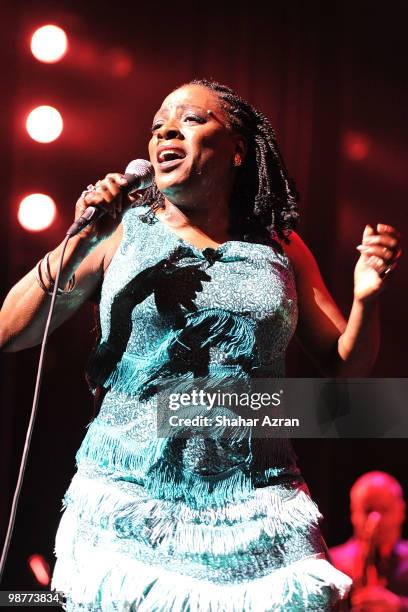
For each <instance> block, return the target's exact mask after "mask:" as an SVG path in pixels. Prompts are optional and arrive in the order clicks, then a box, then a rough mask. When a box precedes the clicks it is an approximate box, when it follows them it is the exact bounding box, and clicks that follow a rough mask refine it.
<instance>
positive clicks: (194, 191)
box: [149, 85, 242, 203]
mask: <svg viewBox="0 0 408 612" xmlns="http://www.w3.org/2000/svg"><path fill="white" fill-rule="evenodd" d="M240 140H242V138H240V137H239V136H238V135H237V134H235V133H234V132H233V131H232V130H231V129H230V128H229V126H228V119H227V116H226V114H225V112H224V110H223V109H222V107H221V105H220V102H219V99H218V97H217V95H216V94H214V93H213V92H212V91H210V90H209V89H207V88H206V87H203V86H201V85H186V86H183V87H181V88H180V89H177V90H175V91H173V92H172V93H171V94H170V95H169V96H167V98H166V99H165V100H164V102H163V104H162V106H161V108H160V110H159V111H158V112H157V113H156V115H155V116H154V119H153V124H152V138H151V140H150V143H149V155H150V161H151V163H152V164H153V167H154V170H155V181H156V184H157V186H158V188H159V189H160V191H162V192H163V193H164V194H165V196H166V197H167V198H169V199H170V200H171V201H174V202H175V203H183V202H184V201H194V199H197V200H200V199H202V198H203V197H205V198H211V197H214V196H215V195H217V194H220V193H225V196H226V197H229V193H230V191H231V188H232V183H233V179H234V167H233V160H234V154H235V152H236V150H237V144H238V143H239V141H240ZM238 146H239V145H238Z"/></svg>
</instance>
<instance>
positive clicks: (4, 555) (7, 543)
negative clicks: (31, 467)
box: [0, 236, 71, 584]
mask: <svg viewBox="0 0 408 612" xmlns="http://www.w3.org/2000/svg"><path fill="white" fill-rule="evenodd" d="M70 238H71V236H66V237H65V240H64V242H63V244H62V252H61V257H60V260H59V263H58V271H57V275H56V277H55V281H54V289H53V292H52V296H51V304H50V308H49V311H48V317H47V322H46V324H45V330H44V335H43V340H42V344H41V352H40V358H39V361H38V369H37V378H36V382H35V390H34V397H33V403H32V407H31V415H30V422H29V424H28V428H27V434H26V439H25V443H24V449H23V455H22V458H21V463H20V469H19V472H18V478H17V485H16V488H15V491H14V496H13V502H12V505H11V512H10V519H9V523H8V527H7V532H6V537H5V540H4V545H3V549H2V553H1V559H0V584H1V582H2V579H3V572H4V568H5V565H6V559H7V554H8V551H9V548H10V542H11V538H12V535H13V529H14V523H15V519H16V514H17V505H18V500H19V497H20V493H21V488H22V485H23V478H24V472H25V469H26V465H27V458H28V451H29V448H30V442H31V437H32V434H33V429H34V422H35V417H36V413H37V407H38V401H39V398H40V389H41V381H42V375H43V369H44V358H45V351H46V348H47V341H48V336H49V331H50V325H51V319H52V315H53V313H54V308H55V301H56V299H57V293H58V285H59V279H60V276H61V270H62V262H63V261H64V255H65V249H66V247H67V244H68V240H69V239H70Z"/></svg>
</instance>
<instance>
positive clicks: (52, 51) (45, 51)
mask: <svg viewBox="0 0 408 612" xmlns="http://www.w3.org/2000/svg"><path fill="white" fill-rule="evenodd" d="M67 49H68V39H67V35H66V34H65V32H64V30H62V29H61V28H59V27H58V26H55V25H51V24H49V25H45V26H42V27H41V28H38V30H36V31H35V32H34V34H33V35H32V37H31V53H32V54H33V55H34V57H35V58H36V59H38V60H39V61H40V62H46V63H47V64H54V63H55V62H58V61H59V60H60V59H62V58H63V57H64V55H65V53H66V52H67Z"/></svg>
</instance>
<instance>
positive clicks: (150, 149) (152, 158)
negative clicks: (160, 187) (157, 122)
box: [147, 140, 155, 163]
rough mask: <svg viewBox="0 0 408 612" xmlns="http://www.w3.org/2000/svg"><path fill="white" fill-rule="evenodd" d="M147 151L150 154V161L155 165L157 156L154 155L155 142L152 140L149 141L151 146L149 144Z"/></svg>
mask: <svg viewBox="0 0 408 612" xmlns="http://www.w3.org/2000/svg"><path fill="white" fill-rule="evenodd" d="M147 150H148V152H149V157H150V161H151V162H152V163H153V162H154V161H155V155H154V146H153V141H152V140H149V144H148V148H147Z"/></svg>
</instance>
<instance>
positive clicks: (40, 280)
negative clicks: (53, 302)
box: [35, 253, 76, 295]
mask: <svg viewBox="0 0 408 612" xmlns="http://www.w3.org/2000/svg"><path fill="white" fill-rule="evenodd" d="M49 257H50V254H49V253H47V254H46V255H45V256H44V257H43V258H42V259H40V261H39V262H38V264H37V266H36V269H35V278H36V280H37V283H38V284H39V286H40V288H41V289H42V290H43V291H44V293H48V295H52V294H53V291H54V285H55V282H54V280H53V278H52V276H51V268H50V259H49ZM44 259H45V262H46V273H45V275H46V278H47V281H48V283H49V285H50V286H49V287H48V288H47V287H46V286H45V284H44V280H43V277H42V272H41V264H42V262H43V261H44ZM75 285H76V279H75V274H73V275H72V277H71V278H70V280H69V283H68V288H67V289H61V288H60V287H58V289H57V295H62V294H67V293H71V291H72V290H73V289H74V287H75Z"/></svg>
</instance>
